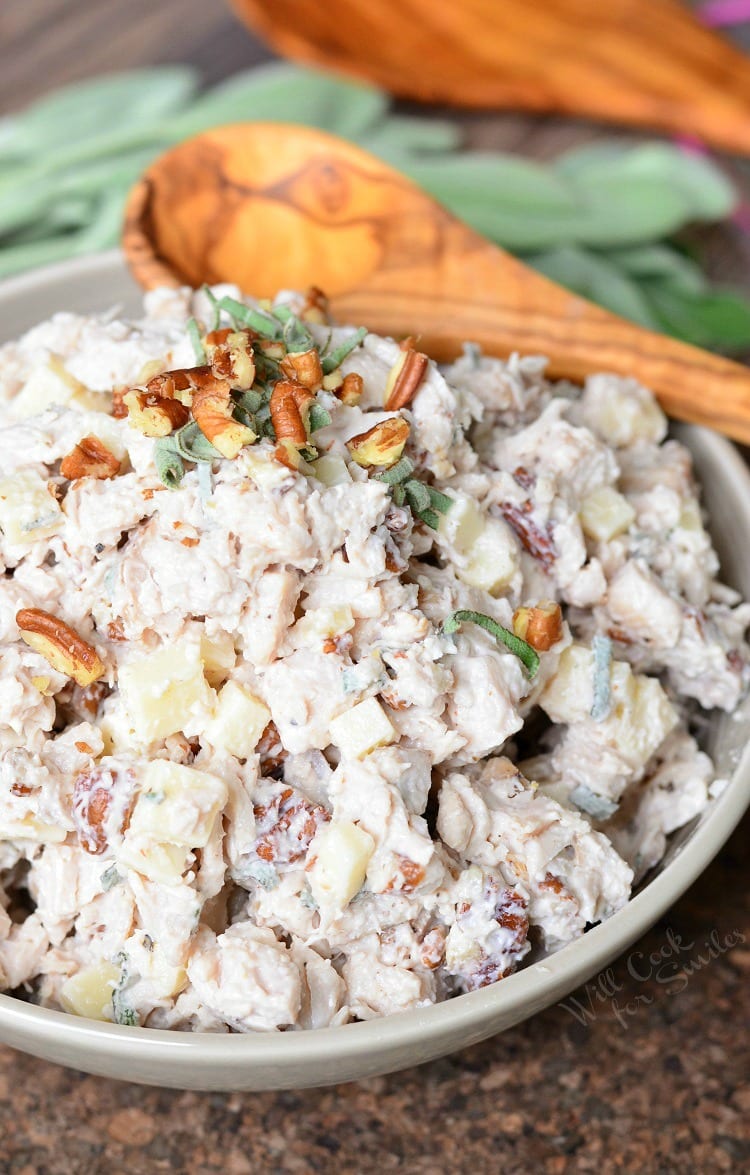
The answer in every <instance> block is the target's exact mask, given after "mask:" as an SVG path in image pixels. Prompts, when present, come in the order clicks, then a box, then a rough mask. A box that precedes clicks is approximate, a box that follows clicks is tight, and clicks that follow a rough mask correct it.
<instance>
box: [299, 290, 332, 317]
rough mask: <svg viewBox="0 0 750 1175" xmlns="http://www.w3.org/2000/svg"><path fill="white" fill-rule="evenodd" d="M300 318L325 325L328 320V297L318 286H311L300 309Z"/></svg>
mask: <svg viewBox="0 0 750 1175" xmlns="http://www.w3.org/2000/svg"><path fill="white" fill-rule="evenodd" d="M300 318H304V320H305V321H306V322H317V323H320V325H321V326H323V325H324V324H325V323H327V322H328V299H327V297H326V296H325V294H324V293H323V291H322V290H319V289H318V287H317V286H310V288H309V289H308V291H307V294H306V295H305V301H304V304H303V306H302V309H301V311H300Z"/></svg>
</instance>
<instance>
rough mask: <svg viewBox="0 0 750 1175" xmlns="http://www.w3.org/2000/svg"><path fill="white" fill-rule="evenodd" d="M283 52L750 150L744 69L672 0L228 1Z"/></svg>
mask: <svg viewBox="0 0 750 1175" xmlns="http://www.w3.org/2000/svg"><path fill="white" fill-rule="evenodd" d="M231 2H232V4H233V7H234V8H235V9H236V11H237V12H238V13H239V14H240V16H242V17H243V19H244V20H246V21H247V23H248V24H250V25H252V26H253V28H255V29H256V30H257V31H258V32H259V33H260V34H261V35H262V36H263V37H265V38H266V39H267V40H268V41H269V42H270V43H271V44H272V45H273V46H274V47H275V48H277V49H278V50H279V51H280V52H281V53H284V54H286V55H288V56H289V57H293V58H296V59H297V60H300V61H306V62H309V63H312V64H317V65H322V66H324V67H326V68H328V69H335V70H339V71H340V72H343V73H347V74H353V75H355V76H357V77H361V78H366V79H367V80H368V81H372V82H375V83H376V84H377V85H379V86H383V87H384V88H385V89H387V90H390V91H391V93H394V94H398V95H399V96H401V97H405V98H415V99H417V100H418V101H422V102H447V103H449V104H451V105H454V106H470V107H478V108H483V109H488V110H489V109H498V108H508V109H515V110H532V111H553V112H557V113H561V114H572V115H580V116H583V117H586V118H597V119H604V120H607V121H611V122H618V123H628V124H631V125H634V126H643V127H653V128H656V129H658V130H662V131H667V132H671V133H673V134H684V133H690V134H693V135H698V136H699V137H701V138H702V139H705V141H706V142H707V143H711V144H713V145H714V146H716V147H720V148H722V149H724V150H727V151H736V152H739V153H740V154H748V153H750V60H748V58H747V57H745V56H744V55H743V54H742V53H740V52H739V50H737V49H735V48H734V47H733V46H732V45H731V44H730V43H729V42H728V41H726V40H725V39H724V38H722V37H720V36H717V35H716V34H715V33H712V32H710V31H709V30H708V29H706V28H704V27H703V26H702V25H701V24H700V23H699V21H698V20H697V19H696V18H695V17H694V16H693V15H692V13H691V12H690V11H689V10H688V8H687V7H685V5H683V4H681V3H679V2H678V0H605V2H604V3H603V2H602V0H458V2H457V3H441V2H440V0H438V2H437V3H436V2H435V0H360V2H359V3H356V4H352V3H350V2H349V0H327V3H325V4H321V3H320V0H231Z"/></svg>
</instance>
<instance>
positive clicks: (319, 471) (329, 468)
mask: <svg viewBox="0 0 750 1175" xmlns="http://www.w3.org/2000/svg"><path fill="white" fill-rule="evenodd" d="M312 467H313V469H314V471H315V476H316V477H317V479H318V481H322V482H323V485H324V486H340V485H345V484H346V482H349V481H351V480H352V477H351V474H350V473H349V468H348V466H347V464H346V461H345V460H344V458H343V457H336V456H335V455H334V454H332V453H325V454H324V455H323V456H322V457H318V459H317V461H313V463H312Z"/></svg>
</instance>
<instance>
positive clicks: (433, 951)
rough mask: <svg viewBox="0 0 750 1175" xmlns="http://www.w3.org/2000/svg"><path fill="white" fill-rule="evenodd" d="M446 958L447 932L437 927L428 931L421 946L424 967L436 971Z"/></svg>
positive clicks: (420, 952) (421, 960)
mask: <svg viewBox="0 0 750 1175" xmlns="http://www.w3.org/2000/svg"><path fill="white" fill-rule="evenodd" d="M444 956H445V930H444V929H443V927H442V926H436V927H434V929H432V930H428V931H427V934H426V935H425V936H424V938H423V939H422V942H421V944H420V951H419V958H420V962H421V964H422V966H423V967H426V968H427V970H428V971H435V970H437V968H438V967H439V966H440V964H441V963H442V961H443V958H444Z"/></svg>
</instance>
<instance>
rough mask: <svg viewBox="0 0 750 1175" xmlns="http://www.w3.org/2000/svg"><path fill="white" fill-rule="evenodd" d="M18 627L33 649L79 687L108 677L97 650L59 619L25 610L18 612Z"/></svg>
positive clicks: (40, 611) (48, 614) (32, 610)
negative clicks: (105, 674) (104, 676)
mask: <svg viewBox="0 0 750 1175" xmlns="http://www.w3.org/2000/svg"><path fill="white" fill-rule="evenodd" d="M16 624H17V625H18V627H19V630H20V632H21V638H22V640H24V641H25V642H26V644H27V645H28V646H29V648H31V649H33V650H34V651H35V652H36V653H40V654H41V656H42V657H44V659H45V660H46V661H48V662H49V664H50V665H51V666H52V668H53V669H56V670H57V671H58V673H64V674H65V675H66V677H72V679H73V681H75V682H77V684H78V685H81V686H87V685H91V683H92V682H94V681H97V680H98V679H99V678H100V677H101V676H102V675H103V674H104V665H103V664H102V661H101V659H100V657H99V654H98V653H97V651H96V649H94V648H93V647H92V646H91V645H90V644H88V643H87V642H86V641H85V640H84V639H83V637H80V636H79V635H78V633H77V632H75V631H74V630H73V629H72V628H71V627H70V625H68V624H66V623H65V621H64V620H60V619H59V617H57V616H51V615H50V613H49V612H43V611H42V609H41V608H22V609H21V610H20V612H17V613H16Z"/></svg>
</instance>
